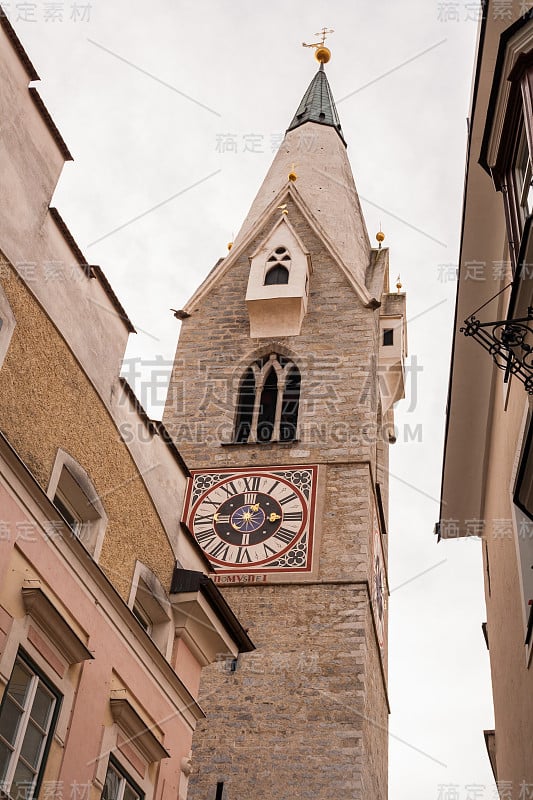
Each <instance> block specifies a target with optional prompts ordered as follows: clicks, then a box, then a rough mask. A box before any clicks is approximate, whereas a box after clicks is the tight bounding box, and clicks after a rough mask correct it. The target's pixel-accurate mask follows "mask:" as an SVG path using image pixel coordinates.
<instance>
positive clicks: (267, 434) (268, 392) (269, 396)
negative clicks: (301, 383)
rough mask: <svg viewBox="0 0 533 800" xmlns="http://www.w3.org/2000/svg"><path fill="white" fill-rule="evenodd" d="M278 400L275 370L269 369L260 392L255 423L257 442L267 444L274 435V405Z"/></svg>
mask: <svg viewBox="0 0 533 800" xmlns="http://www.w3.org/2000/svg"><path fill="white" fill-rule="evenodd" d="M277 400H278V377H277V375H276V370H275V369H273V368H272V369H271V370H269V373H268V375H267V377H266V380H265V382H264V384H263V391H262V392H261V402H260V406H259V418H258V421H257V441H258V442H269V441H270V440H271V439H272V435H273V433H274V422H275V419H276V404H277Z"/></svg>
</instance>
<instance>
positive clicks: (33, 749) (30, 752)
mask: <svg viewBox="0 0 533 800" xmlns="http://www.w3.org/2000/svg"><path fill="white" fill-rule="evenodd" d="M43 739H44V736H43V734H42V733H41V731H40V730H39V729H38V728H36V727H35V725H32V723H31V722H30V723H29V725H28V727H27V728H26V733H25V734H24V741H23V742H22V748H21V751H20V754H21V756H22V757H23V758H24V760H25V761H27V762H28V764H30V765H31V766H32V767H34V768H37V766H38V764H39V757H40V755H41V746H42V743H43Z"/></svg>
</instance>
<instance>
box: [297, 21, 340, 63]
mask: <svg viewBox="0 0 533 800" xmlns="http://www.w3.org/2000/svg"><path fill="white" fill-rule="evenodd" d="M330 33H335V31H334V30H333V28H322V30H321V31H319V32H318V33H315V36H320V41H319V42H313V43H312V44H306V43H305V42H302V46H303V47H313V48H314V51H315V58H316V60H317V61H318V62H319V63H320V64H327V63H328V61H329V60H330V58H331V50H330V49H329V47H326V45H325V41H326V36H328V35H329V34H330Z"/></svg>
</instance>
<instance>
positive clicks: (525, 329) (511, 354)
mask: <svg viewBox="0 0 533 800" xmlns="http://www.w3.org/2000/svg"><path fill="white" fill-rule="evenodd" d="M460 332H461V333H464V335H465V336H472V338H473V339H475V340H476V341H477V342H479V344H480V345H481V346H482V347H483V348H484V349H485V350H486V351H487V352H488V353H489V354H490V355H491V356H492V358H493V360H494V363H495V364H496V366H497V367H498V369H502V370H504V371H505V372H506V373H507V374H508V375H516V377H517V378H518V379H519V380H521V381H522V383H523V384H524V386H525V388H526V391H527V392H528V394H533V344H529V343H528V342H532V343H533V306H529V308H528V310H527V317H522V318H520V319H504V320H497V321H496V322H481V320H479V319H477V317H476V315H475V314H472V315H471V316H470V317H468V318H467V319H465V323H464V327H462V328H460Z"/></svg>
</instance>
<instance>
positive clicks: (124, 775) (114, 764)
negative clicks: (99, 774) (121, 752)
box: [101, 753, 146, 800]
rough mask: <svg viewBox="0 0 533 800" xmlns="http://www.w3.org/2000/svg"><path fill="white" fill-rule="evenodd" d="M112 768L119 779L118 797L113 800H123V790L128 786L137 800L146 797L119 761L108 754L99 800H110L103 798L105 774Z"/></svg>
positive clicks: (142, 799)
mask: <svg viewBox="0 0 533 800" xmlns="http://www.w3.org/2000/svg"><path fill="white" fill-rule="evenodd" d="M110 767H111V768H112V769H114V770H115V772H117V773H118V774H119V775H120V777H121V788H120V791H119V795H118V797H117V798H116V799H115V800H124V788H125V786H126V785H129V786H130V788H131V789H133V791H134V792H135V793H136V794H137V800H144V798H145V797H146V793H145V792H143V790H142V789H141V787H140V786H139V784H138V783H137V782H136V781H134V780H133V778H132V777H131V775H130V774H129V772H128V771H127V770H126V769H125V768H124V767H123V766H122V764H121V763H120V761H119V760H118V759H117V758H115V756H114V755H113V754H112V753H110V755H109V761H108V762H107V769H106V773H105V778H104V786H103V788H102V794H101V800H110V799H109V798H106V797H104V792H105V786H106V781H107V774H108V772H109V768H110Z"/></svg>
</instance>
